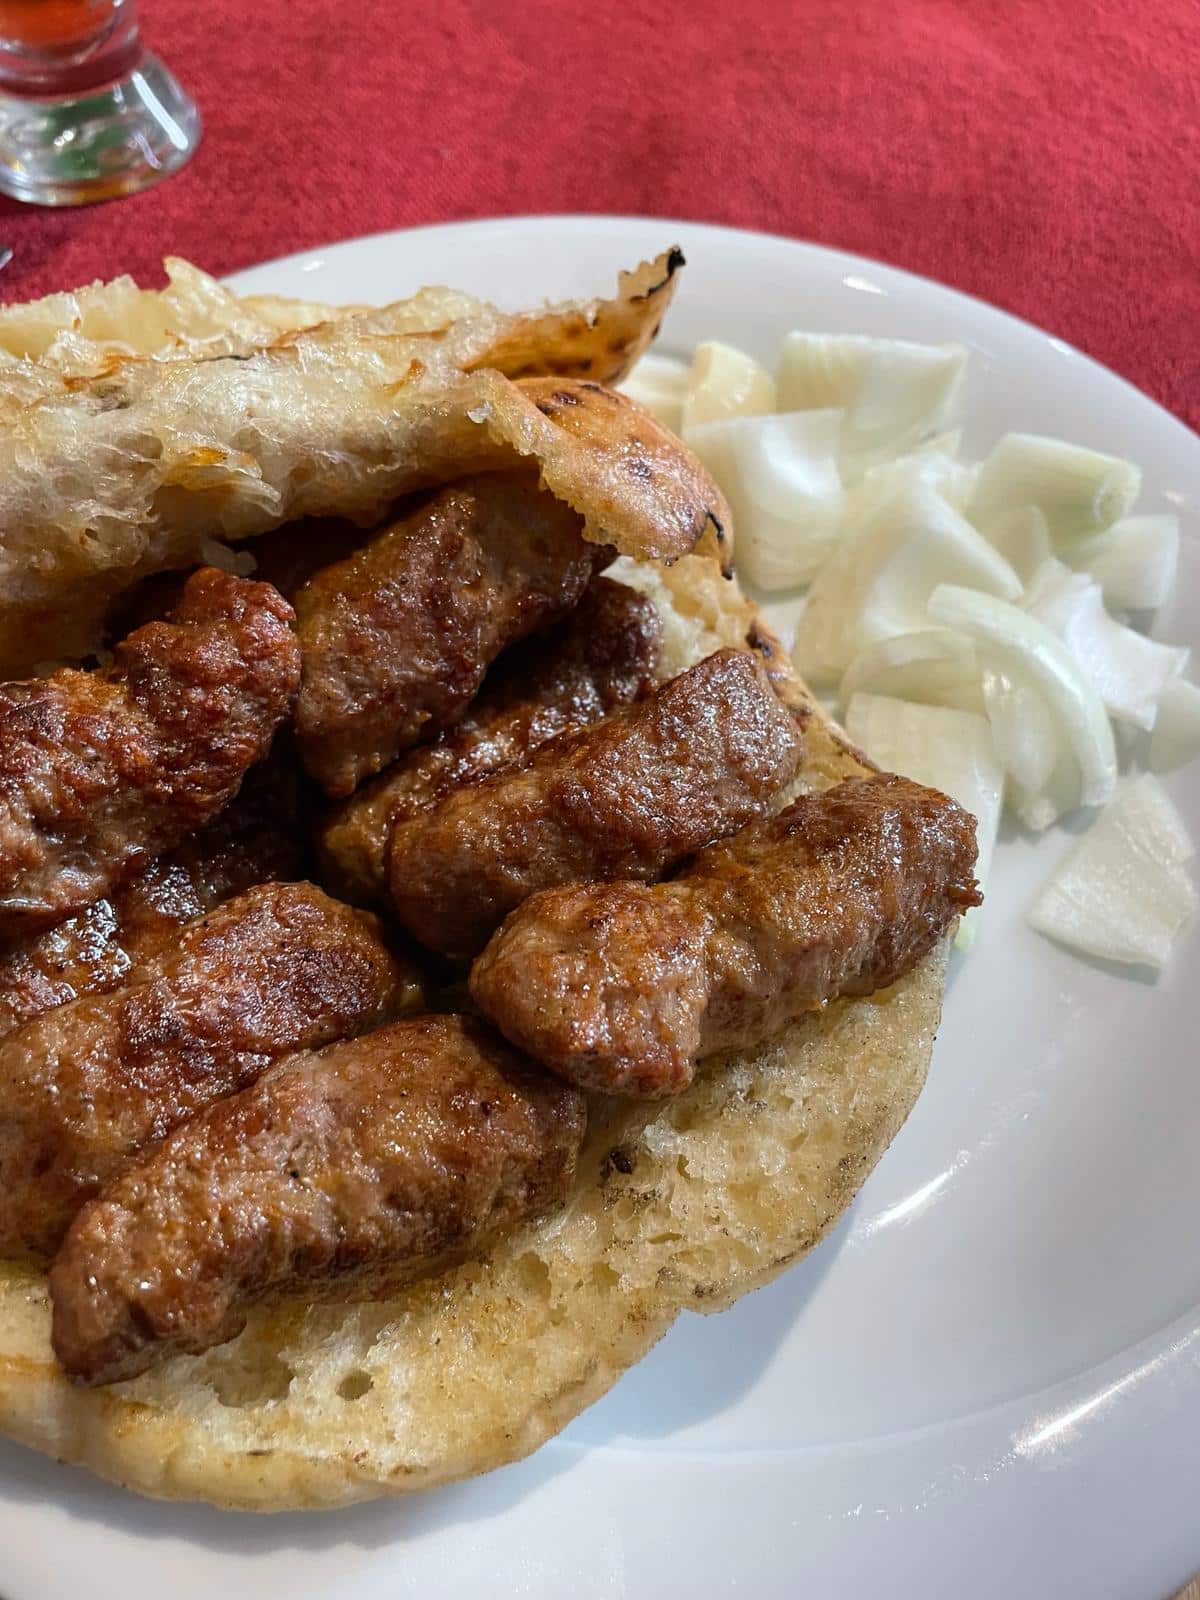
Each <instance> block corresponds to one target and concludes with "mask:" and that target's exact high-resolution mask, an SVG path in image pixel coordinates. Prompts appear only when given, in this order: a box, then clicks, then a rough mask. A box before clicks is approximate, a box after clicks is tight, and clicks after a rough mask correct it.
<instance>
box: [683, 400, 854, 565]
mask: <svg viewBox="0 0 1200 1600" xmlns="http://www.w3.org/2000/svg"><path fill="white" fill-rule="evenodd" d="M841 422H842V414H841V412H840V411H795V412H791V413H787V414H784V415H778V416H768V417H730V418H727V419H725V420H724V421H719V422H701V423H698V424H697V425H696V426H695V427H693V428H690V429H689V430H688V443H689V444H690V445H691V447H692V449H693V450H694V451H695V452H696V454H697V455H698V456H699V457H700V459H701V461H703V462H704V465H705V466H706V467H707V468H708V469H709V471H710V472H711V473H712V475H713V477H714V478H716V480H717V482H718V483H719V484H720V485H721V488H722V490H723V491H724V493H725V497H726V499H727V500H728V501H729V506H730V510H731V511H732V512H733V540H734V549H735V551H736V558H737V564H738V570H739V571H740V572H741V574H742V575H743V577H746V578H748V579H749V580H750V582H751V583H753V584H756V585H757V586H758V587H759V588H760V589H765V590H776V589H790V588H794V587H795V586H796V585H797V584H802V583H808V582H809V580H810V579H811V578H812V577H813V575H814V574H815V573H816V572H817V570H818V568H819V567H820V566H821V565H822V563H823V562H824V560H825V558H826V556H827V555H828V554H829V551H830V549H831V547H832V545H833V543H834V541H835V540H836V538H837V535H838V528H839V526H840V524H841V519H842V508H843V504H844V501H845V493H844V491H843V489H842V481H841V478H840V477H839V476H838V470H837V447H838V437H839V433H840V429H841Z"/></svg>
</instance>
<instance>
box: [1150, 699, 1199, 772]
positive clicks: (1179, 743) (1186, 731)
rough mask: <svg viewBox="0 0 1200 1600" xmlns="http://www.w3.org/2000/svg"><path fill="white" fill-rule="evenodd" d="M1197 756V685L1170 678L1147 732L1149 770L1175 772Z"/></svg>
mask: <svg viewBox="0 0 1200 1600" xmlns="http://www.w3.org/2000/svg"><path fill="white" fill-rule="evenodd" d="M1197 756H1200V687H1197V685H1196V684H1194V683H1189V682H1188V680H1187V679H1186V678H1172V679H1171V681H1170V683H1168V684H1167V685H1166V687H1165V688H1164V689H1163V692H1162V694H1161V695H1160V696H1159V698H1158V716H1157V717H1156V718H1155V719H1154V732H1153V733H1152V734H1151V735H1150V770H1151V771H1152V772H1174V770H1175V768H1176V767H1184V766H1186V765H1187V763H1188V762H1189V761H1195V759H1196V758H1197Z"/></svg>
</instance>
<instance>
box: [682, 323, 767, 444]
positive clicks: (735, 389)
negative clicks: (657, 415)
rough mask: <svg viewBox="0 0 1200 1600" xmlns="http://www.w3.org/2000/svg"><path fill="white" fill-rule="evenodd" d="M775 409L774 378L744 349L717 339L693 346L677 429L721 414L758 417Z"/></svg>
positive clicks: (686, 429)
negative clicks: (693, 350) (693, 351)
mask: <svg viewBox="0 0 1200 1600" xmlns="http://www.w3.org/2000/svg"><path fill="white" fill-rule="evenodd" d="M774 410H775V379H774V378H773V377H772V376H771V374H770V373H769V372H768V371H767V369H766V368H765V367H762V366H760V365H759V363H758V362H757V361H755V359H754V357H753V356H748V355H747V354H746V352H745V351H744V350H737V349H735V348H734V346H733V345H731V344H722V343H721V342H720V341H719V340H717V339H706V340H705V341H704V343H703V344H698V345H697V346H696V350H695V354H694V355H693V356H692V366H691V371H690V372H689V373H688V381H687V392H686V394H685V395H684V399H683V414H682V417H681V418H680V432H681V433H682V434H683V436H684V438H686V437H687V434H688V430H689V429H690V428H693V427H695V426H696V425H697V424H698V423H701V422H716V421H717V420H719V419H720V418H722V417H761V416H763V415H764V414H765V413H767V412H769V411H774Z"/></svg>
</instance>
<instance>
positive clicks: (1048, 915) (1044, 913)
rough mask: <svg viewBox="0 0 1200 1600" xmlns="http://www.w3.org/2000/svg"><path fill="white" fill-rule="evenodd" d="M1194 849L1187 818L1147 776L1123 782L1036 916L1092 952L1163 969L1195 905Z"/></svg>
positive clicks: (1043, 896)
mask: <svg viewBox="0 0 1200 1600" xmlns="http://www.w3.org/2000/svg"><path fill="white" fill-rule="evenodd" d="M1192 853H1193V851H1192V844H1191V841H1190V839H1189V838H1188V833H1187V829H1186V827H1185V826H1184V823H1183V819H1182V818H1181V817H1180V816H1179V813H1178V812H1177V811H1176V810H1175V807H1174V806H1173V805H1172V804H1171V802H1170V800H1169V799H1168V798H1167V795H1166V793H1165V791H1164V790H1163V788H1162V785H1161V784H1160V783H1159V782H1158V781H1157V779H1155V778H1152V777H1151V776H1149V774H1146V775H1144V776H1143V777H1140V778H1137V779H1135V780H1134V781H1132V782H1130V783H1128V784H1126V785H1124V786H1123V788H1122V790H1121V792H1120V794H1119V795H1118V797H1117V798H1116V799H1115V800H1114V801H1113V803H1112V805H1111V806H1109V807H1108V808H1107V810H1106V811H1105V812H1104V813H1103V814H1102V815H1101V816H1100V817H1098V818H1097V820H1096V821H1095V822H1094V823H1093V824H1092V826H1091V828H1089V830H1088V831H1087V833H1086V834H1084V836H1083V838H1082V839H1081V840H1080V841H1079V843H1078V844H1077V845H1076V846H1075V847H1074V849H1073V850H1072V851H1071V852H1070V854H1069V855H1068V856H1067V858H1066V860H1065V861H1064V862H1063V863H1062V865H1061V866H1060V867H1059V868H1058V870H1057V871H1056V872H1055V873H1054V874H1053V876H1052V877H1051V878H1050V880H1049V882H1048V883H1047V884H1046V885H1045V886H1044V888H1043V889H1042V892H1041V893H1040V895H1039V896H1038V898H1037V901H1036V903H1035V904H1034V907H1033V909H1032V911H1031V912H1030V914H1029V920H1030V922H1031V923H1032V925H1033V926H1034V927H1035V928H1037V929H1038V931H1039V932H1041V933H1044V934H1048V935H1049V937H1050V938H1052V939H1057V940H1059V941H1060V943H1062V944H1067V945H1070V946H1071V947H1072V948H1073V949H1076V950H1082V951H1084V952H1086V953H1087V954H1088V955H1093V956H1099V957H1100V958H1101V959H1103V960H1105V961H1119V962H1124V963H1130V964H1136V965H1141V966H1150V967H1156V968H1162V967H1164V966H1165V965H1166V964H1167V961H1168V960H1169V958H1170V954H1171V946H1172V944H1173V943H1174V941H1175V938H1176V937H1177V935H1178V934H1179V932H1180V930H1181V929H1182V928H1183V927H1184V925H1185V924H1186V923H1187V922H1188V921H1189V919H1190V918H1191V917H1192V916H1194V914H1195V911H1196V889H1195V885H1194V884H1193V883H1192V881H1191V878H1190V877H1189V875H1188V872H1187V869H1186V867H1185V866H1184V863H1185V862H1186V861H1188V860H1189V859H1190V858H1191V855H1192Z"/></svg>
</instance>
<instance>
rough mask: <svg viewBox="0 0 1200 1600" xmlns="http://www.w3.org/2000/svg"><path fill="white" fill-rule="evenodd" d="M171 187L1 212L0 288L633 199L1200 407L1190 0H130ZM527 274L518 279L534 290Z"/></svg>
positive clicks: (1197, 53)
mask: <svg viewBox="0 0 1200 1600" xmlns="http://www.w3.org/2000/svg"><path fill="white" fill-rule="evenodd" d="M142 12H143V18H144V26H145V31H146V34H147V36H148V37H149V39H150V41H151V43H152V44H153V45H154V46H155V47H156V48H158V49H159V50H160V52H161V53H162V54H163V55H164V56H165V57H166V58H167V59H168V60H169V61H170V63H171V65H172V66H173V67H174V68H175V70H176V72H177V73H178V74H179V75H180V76H181V77H182V78H184V79H185V80H186V82H187V83H188V85H189V86H190V87H191V89H192V90H193V92H194V93H195V94H196V96H197V98H198V99H199V101H200V105H201V108H202V111H203V114H204V117H205V119H206V133H205V138H204V142H203V145H202V147H201V149H200V152H199V154H198V155H197V156H196V158H195V160H194V161H193V162H192V164H191V166H190V167H189V168H187V169H186V171H184V172H183V173H182V174H181V175H179V176H176V177H174V178H172V179H170V180H169V181H168V182H166V183H164V184H162V185H160V186H159V187H158V188H156V189H154V190H151V191H149V192H148V193H146V194H143V195H139V196H137V197H135V198H133V199H126V200H120V201H116V202H112V203H109V204H106V205H102V206H97V207H92V208H90V209H86V210H78V211H72V212H46V211H37V210H31V209H28V208H25V207H21V206H17V205H14V204H10V203H8V202H0V207H2V209H0V242H7V243H9V244H11V245H13V246H14V248H15V250H16V258H15V261H14V263H13V265H12V266H11V267H9V268H8V269H7V271H6V272H5V273H3V274H2V275H0V296H2V297H4V298H8V299H11V298H25V297H27V296H29V295H33V294H37V293H41V292H44V291H46V290H49V289H54V288H64V287H67V286H70V285H74V284H76V283H79V282H82V281H84V280H87V279H90V278H93V277H96V276H105V277H107V276H111V275H112V274H114V273H116V272H120V271H132V272H134V273H135V274H137V275H138V276H139V277H141V278H143V279H145V280H146V281H158V270H157V269H158V262H159V259H160V257H161V256H162V255H163V253H164V252H167V251H170V252H176V253H179V254H182V255H186V256H190V257H191V258H192V259H193V260H195V261H198V262H199V263H201V264H202V265H203V266H206V267H208V268H209V269H210V270H211V271H213V272H216V273H223V272H228V271H232V270H233V269H235V268H237V267H242V266H246V265H249V264H250V263H252V262H256V261H260V260H262V259H264V258H266V257H269V256H273V255H279V254H283V253H286V252H288V251H292V250H298V249H302V248H307V247H310V246H314V245H318V244H321V243H325V242H327V241H329V240H333V239H339V238H344V237H349V236H351V235H354V234H359V233H368V232H372V231H374V230H376V229H381V228H395V227H402V226H404V225H406V224H413V223H424V222H431V221H441V220H446V219H450V218H456V217H474V216H487V215H495V214H497V213H504V212H509V213H527V212H553V211H615V212H643V213H652V214H655V213H656V214H661V215H664V216H680V217H689V218H696V219H699V220H705V221H712V222H725V223H735V224H740V225H742V226H746V227H753V228H763V229H769V230H772V231H775V232H779V233H786V234H792V235H795V236H797V237H802V238H808V239H815V240H818V241H821V242H823V243H827V244H831V245H837V246H840V247H842V248H844V249H849V250H856V251H861V252H862V253H864V254H866V255H870V256H875V257H878V258H880V259H882V260H885V261H888V262H891V263H894V264H895V265H898V266H902V267H907V268H909V269H911V270H912V271H915V272H920V273H925V274H928V275H929V276H930V277H933V278H937V279H940V280H942V281H943V282H946V283H950V284H954V285H955V286H957V287H958V288H961V289H965V290H968V291H969V292H971V293H972V294H976V295H980V296H982V297H983V298H984V299H986V300H990V301H993V302H994V303H996V304H997V305H1001V306H1004V307H1006V308H1008V309H1009V310H1012V311H1015V312H1017V313H1018V314H1019V315H1021V316H1023V317H1027V318H1029V319H1030V320H1031V321H1033V322H1036V323H1039V324H1041V325H1042V326H1044V327H1046V328H1048V329H1050V330H1052V331H1053V332H1054V333H1057V334H1059V335H1060V336H1061V337H1063V338H1066V339H1068V340H1070V341H1071V342H1073V343H1074V344H1077V345H1080V346H1082V348H1083V349H1085V350H1087V351H1089V352H1090V353H1091V354H1092V355H1094V356H1096V357H1098V358H1099V359H1100V360H1101V361H1104V362H1106V363H1107V364H1108V365H1109V366H1111V367H1114V368H1115V369H1116V370H1117V371H1118V372H1120V373H1122V374H1124V375H1125V376H1126V377H1128V378H1130V379H1131V380H1132V381H1133V382H1134V383H1136V384H1138V385H1140V386H1141V387H1142V388H1143V389H1146V390H1147V391H1148V392H1149V393H1150V394H1152V395H1154V396H1155V397H1156V398H1157V399H1159V400H1161V401H1162V402H1163V403H1164V404H1165V405H1167V406H1168V407H1170V408H1171V409H1172V410H1174V411H1175V412H1177V413H1178V414H1179V415H1181V416H1184V417H1185V418H1187V419H1188V420H1189V421H1190V422H1191V423H1192V424H1193V425H1194V426H1195V425H1200V0H1137V3H1136V4H1130V3H1129V0H690V3H687V4H683V3H677V4H672V3H671V0H664V3H661V4H659V5H657V6H652V5H648V4H645V3H644V0H621V3H617V0H509V3H508V4H505V5H496V4H492V3H488V0H476V3H473V4H472V3H469V0H443V3H442V4H438V5H432V6H427V5H419V4H415V3H412V0H407V3H406V0H341V3H335V0H203V3H197V0H142ZM531 287H532V286H531Z"/></svg>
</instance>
